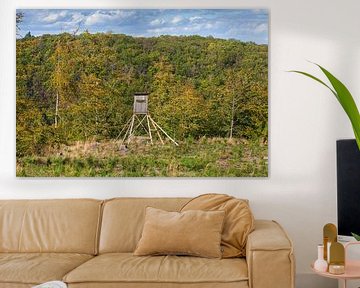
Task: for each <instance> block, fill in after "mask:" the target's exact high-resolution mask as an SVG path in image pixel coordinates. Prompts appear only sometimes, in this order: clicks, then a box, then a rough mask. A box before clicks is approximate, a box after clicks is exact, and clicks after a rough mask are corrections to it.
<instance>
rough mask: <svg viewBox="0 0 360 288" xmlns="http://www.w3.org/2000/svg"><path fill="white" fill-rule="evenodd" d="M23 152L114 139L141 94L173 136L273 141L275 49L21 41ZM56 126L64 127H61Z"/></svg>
mask: <svg viewBox="0 0 360 288" xmlns="http://www.w3.org/2000/svg"><path fill="white" fill-rule="evenodd" d="M16 46H17V49H16V53H17V59H16V61H17V69H16V71H17V75H16V80H17V81H16V91H17V100H16V101H17V111H16V112H17V113H16V115H17V154H18V156H23V155H29V154H42V153H44V151H45V149H46V148H47V147H51V146H55V145H59V144H62V143H63V144H66V143H67V144H69V143H72V142H74V141H81V140H88V139H96V140H106V139H114V138H115V137H116V136H117V135H118V133H119V131H120V130H121V128H122V127H123V125H124V124H125V123H126V121H127V120H128V119H129V117H130V116H131V114H132V104H133V94H134V92H138V91H147V92H149V93H150V96H149V106H150V113H151V115H152V117H153V118H154V119H155V120H156V121H157V122H158V123H159V124H160V125H161V126H162V127H163V128H164V129H165V130H166V131H168V132H169V134H170V135H171V136H172V137H174V138H175V139H177V140H178V141H182V140H183V139H185V138H187V137H192V138H195V139H196V138H199V137H203V136H208V137H229V135H230V130H231V122H232V119H233V133H232V135H233V137H239V138H240V137H245V138H265V139H266V137H267V133H268V132H267V120H268V113H267V111H268V47H267V46H266V45H256V44H255V43H244V42H241V41H238V40H223V39H215V38H212V37H206V38H205V37H200V36H187V37H185V36H184V37H183V36H179V37H176V36H161V37H152V38H135V37H131V36H127V35H121V34H118V35H113V34H105V33H101V34H90V33H82V34H80V35H77V36H74V35H71V34H68V33H63V34H60V35H43V36H40V37H33V36H29V37H24V38H23V39H17V43H16ZM55 121H56V122H58V123H57V125H55Z"/></svg>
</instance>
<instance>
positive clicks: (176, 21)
mask: <svg viewBox="0 0 360 288" xmlns="http://www.w3.org/2000/svg"><path fill="white" fill-rule="evenodd" d="M182 20H183V18H182V17H181V16H175V17H174V18H173V19H172V20H171V21H170V22H171V23H173V24H177V23H179V22H181V21H182Z"/></svg>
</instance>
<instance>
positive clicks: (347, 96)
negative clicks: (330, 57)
mask: <svg viewBox="0 0 360 288" xmlns="http://www.w3.org/2000/svg"><path fill="white" fill-rule="evenodd" d="M314 64H315V65H316V66H318V67H319V68H320V69H321V71H322V72H323V73H324V74H325V76H326V77H327V79H328V80H329V81H330V83H331V85H332V87H330V86H329V85H327V84H326V83H325V82H324V81H322V80H320V79H319V78H317V77H315V76H313V75H311V74H309V73H306V72H303V71H297V70H292V71H290V72H294V73H299V74H302V75H305V76H307V77H310V78H311V79H313V80H315V81H317V82H319V83H321V84H322V85H324V86H325V87H327V88H328V89H329V90H330V91H331V92H332V93H333V94H334V95H335V97H336V99H337V100H338V101H339V103H340V105H341V106H342V107H343V109H344V111H345V113H346V114H347V116H348V117H349V120H350V122H351V125H352V127H353V130H354V134H355V139H356V143H357V145H358V148H359V150H360V113H359V110H358V108H357V106H356V103H355V101H354V98H353V97H352V95H351V93H350V91H349V90H348V89H347V88H346V86H345V85H344V84H343V83H342V82H341V81H340V80H338V79H337V78H336V77H335V76H334V75H332V74H331V73H330V72H329V71H327V70H326V69H325V68H323V67H322V66H320V65H318V64H316V63H314Z"/></svg>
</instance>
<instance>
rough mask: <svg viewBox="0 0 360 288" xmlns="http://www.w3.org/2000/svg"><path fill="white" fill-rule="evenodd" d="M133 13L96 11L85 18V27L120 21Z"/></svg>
mask: <svg viewBox="0 0 360 288" xmlns="http://www.w3.org/2000/svg"><path fill="white" fill-rule="evenodd" d="M134 13H135V12H133V11H124V10H109V11H100V10H98V11H96V12H94V13H93V14H91V15H89V16H87V18H86V20H85V25H88V26H91V25H94V24H98V23H104V22H109V21H115V20H117V21H120V20H123V19H125V18H128V17H130V16H132V15H133V14H134Z"/></svg>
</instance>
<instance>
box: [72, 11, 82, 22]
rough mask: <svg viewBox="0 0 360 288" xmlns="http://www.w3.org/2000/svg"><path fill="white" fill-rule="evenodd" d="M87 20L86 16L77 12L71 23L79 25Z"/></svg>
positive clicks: (73, 15)
mask: <svg viewBox="0 0 360 288" xmlns="http://www.w3.org/2000/svg"><path fill="white" fill-rule="evenodd" d="M84 19H85V16H84V15H83V14H81V13H78V12H75V13H73V14H72V15H71V22H74V23H79V22H81V21H83V20H84Z"/></svg>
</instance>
